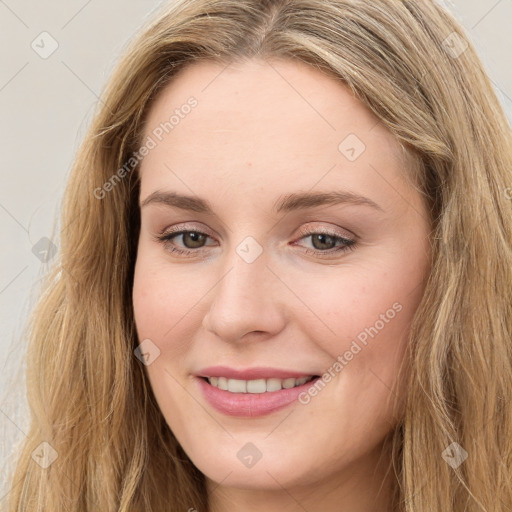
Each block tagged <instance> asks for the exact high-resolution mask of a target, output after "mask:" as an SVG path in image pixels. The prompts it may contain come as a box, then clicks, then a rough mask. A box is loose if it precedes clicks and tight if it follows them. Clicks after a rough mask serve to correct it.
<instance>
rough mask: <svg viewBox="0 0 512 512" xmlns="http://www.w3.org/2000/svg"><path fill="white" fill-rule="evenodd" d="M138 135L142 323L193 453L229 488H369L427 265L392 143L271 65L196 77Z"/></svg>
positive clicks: (157, 383)
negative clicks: (141, 154) (142, 147)
mask: <svg viewBox="0 0 512 512" xmlns="http://www.w3.org/2000/svg"><path fill="white" fill-rule="evenodd" d="M144 141H145V144H146V147H147V155H146V156H145V158H144V160H143V162H142V166H141V169H140V172H141V191H140V205H141V232H140V238H139V244H138V253H137V262H136V267H135V282H134V288H133V304H134V311H135V320H136V326H137V332H138V336H139V340H140V342H141V343H142V347H141V351H142V352H143V353H144V354H146V355H145V359H144V363H145V365H146V366H145V369H146V371H147V375H148V377H149V380H150V383H151V386H152V389H153V392H154V395H155V397H156V400H157V401H158V404H159V407H160V409H161V412H162V414H163V416H164V418H165V420H166V421H167V423H168V425H169V427H170V428H171V430H172V431H173V433H174V435H175V436H176V438H177V439H178V441H179V442H180V444H181V445H182V447H183V449H184V450H185V452H186V453H187V454H188V456H189V457H190V459H191V460H192V461H193V463H194V464H195V465H196V466H197V467H198V468H199V469H200V470H201V471H202V472H203V473H204V474H205V475H206V476H207V478H208V479H210V480H211V481H214V482H217V483H221V482H222V483H221V486H220V488H221V489H225V490H226V489H231V490H233V492H235V491H234V490H235V489H253V490H260V491H262V490H264V491H265V492H266V493H268V492H275V493H276V495H277V494H278V493H284V491H283V488H284V489H286V490H287V491H286V492H291V490H292V489H296V490H297V493H296V496H299V495H300V492H301V491H299V489H302V490H304V491H305V489H307V488H308V486H313V488H314V489H316V490H318V489H320V486H322V485H324V486H326V487H325V488H326V489H328V487H329V485H330V484H329V482H330V483H331V487H332V489H334V488H337V489H338V490H337V491H336V492H339V491H340V489H343V493H342V494H343V496H345V499H348V496H352V495H355V494H356V490H357V489H359V491H360V490H361V485H363V486H369V485H371V482H372V480H371V477H372V474H373V471H374V469H375V464H376V461H377V459H378V457H379V453H380V452H379V450H380V448H381V443H382V442H383V439H384V437H385V436H386V435H387V434H388V433H390V431H391V430H392V429H393V427H394V426H395V425H396V421H397V419H396V418H397V414H398V409H397V410H395V411H393V407H392V401H393V399H395V398H396V397H397V396H403V392H404V391H405V390H404V389H402V388H401V387H399V388H398V392H397V394H395V393H394V392H393V391H392V390H391V388H392V386H393V385H394V383H395V380H396V378H397V372H398V369H399V366H400V363H401V360H402V357H403V356H404V350H405V346H406V336H407V334H408V329H409V325H410V322H411V319H412V317H413V315H414V312H415V310H416V308H417V306H418V304H419V301H420V299H421V297H422V294H423V290H424V286H423V280H424V278H425V277H426V275H427V273H428V272H429V267H430V253H429V242H428V234H429V229H430V226H429V221H428V219H429V214H428V211H427V209H426V207H425V205H424V204H423V200H422V198H421V196H420V194H419V193H418V192H417V191H416V190H415V189H414V188H412V187H411V185H409V183H408V182H407V181H406V180H405V179H404V175H405V173H406V172H408V169H407V165H408V163H407V162H406V161H405V160H404V159H402V158H401V155H402V153H401V152H400V147H399V145H398V143H397V142H396V140H395V139H394V137H393V136H392V135H391V133H390V132H389V131H387V130H386V129H385V128H384V127H383V125H382V124H379V123H378V119H377V118H376V117H375V116H374V115H373V114H372V113H371V112H370V111H369V110H368V109H367V108H366V107H365V106H364V105H363V104H362V103H361V102H359V101H358V100H357V99H355V98H354V97H353V96H352V95H351V93H350V92H349V89H348V88H347V87H346V86H345V85H343V84H342V83H341V82H337V81H335V80H334V79H332V78H330V77H328V76H326V75H324V74H321V73H320V71H318V70H316V69H313V68H311V67H309V66H307V65H305V64H302V63H297V62H292V61H276V60H274V61H270V62H267V63H266V62H264V61H261V60H251V61H247V62H245V63H238V64H231V65H230V66H229V67H227V68H224V67H223V66H221V65H218V64H214V63H210V62H208V63H205V62H203V63H196V64H194V65H192V66H190V67H188V68H186V69H185V70H183V71H182V72H181V73H180V74H179V75H178V76H177V77H176V78H175V79H174V80H173V82H172V83H171V84H170V85H169V86H167V88H166V89H165V90H164V91H163V93H162V94H161V95H160V96H159V97H158V99H157V101H156V102H155V103H154V104H153V106H152V108H151V110H150V112H149V116H148V118H147V123H146V125H145V135H144ZM183 232H185V233H183ZM160 236H162V237H166V239H165V240H163V241H162V240H158V237H160ZM212 367H220V368H212ZM251 370H254V371H253V372H252V373H251ZM301 376H303V377H307V378H310V377H311V376H321V377H322V378H320V379H316V380H315V381H314V382H313V381H310V382H306V383H305V384H302V385H301V383H302V382H303V380H304V379H303V380H302V381H300V380H299V381H296V380H293V378H294V377H297V378H298V377H301ZM329 376H330V378H329ZM204 377H218V379H217V380H216V384H217V386H220V387H221V388H222V387H224V388H225V387H226V386H228V389H227V390H223V389H219V388H218V387H215V386H214V385H212V384H209V383H208V382H207V381H206V380H205V378H204ZM236 377H238V378H236ZM285 378H286V379H285ZM247 381H255V382H249V383H247ZM213 383H214V384H215V379H214V381H213ZM295 384H299V387H297V388H292V387H290V386H294V385H295ZM247 386H248V387H249V390H247ZM283 386H284V388H283ZM244 389H245V390H246V392H245V393H243V392H242V391H243V390H244ZM266 389H267V391H265V392H262V391H263V390H266ZM210 484H211V482H210ZM340 485H341V487H340ZM359 491H358V494H359V499H360V500H362V499H366V498H364V497H363V495H361V493H360V492H359ZM226 492H227V491H226ZM292 494H293V493H292ZM363 494H364V493H363ZM322 496H324V497H325V496H326V494H325V492H324V493H323V494H322ZM287 499H290V498H289V497H288V498H287ZM316 503H317V504H318V499H317V500H316ZM345 503H347V502H345Z"/></svg>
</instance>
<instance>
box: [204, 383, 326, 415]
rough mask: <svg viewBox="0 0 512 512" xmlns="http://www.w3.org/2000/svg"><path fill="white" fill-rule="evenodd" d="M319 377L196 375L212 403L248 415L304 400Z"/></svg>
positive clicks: (222, 410) (222, 409) (219, 408)
mask: <svg viewBox="0 0 512 512" xmlns="http://www.w3.org/2000/svg"><path fill="white" fill-rule="evenodd" d="M319 379H320V376H319V375H309V376H300V377H286V378H283V379H279V378H276V377H271V378H265V379H264V378H259V379H252V380H242V379H233V378H227V377H222V376H211V377H205V376H196V382H197V383H198V384H199V391H200V394H202V396H203V398H204V399H205V400H206V402H207V403H208V404H209V405H210V406H211V407H213V408H214V409H215V410H216V411H217V412H220V413H222V414H224V415H227V416H236V417H244V418H254V417H261V416H265V415H268V414H271V413H273V412H276V411H279V410H281V409H283V408H285V407H287V406H291V405H292V404H293V403H297V401H299V402H300V397H301V395H303V394H307V393H308V390H309V388H310V387H311V386H314V385H315V383H316V382H317V381H318V380H319Z"/></svg>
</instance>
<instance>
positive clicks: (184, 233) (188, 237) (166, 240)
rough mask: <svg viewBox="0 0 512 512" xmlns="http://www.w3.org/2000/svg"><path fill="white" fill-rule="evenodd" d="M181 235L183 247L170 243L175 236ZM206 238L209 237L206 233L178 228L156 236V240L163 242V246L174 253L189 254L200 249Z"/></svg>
mask: <svg viewBox="0 0 512 512" xmlns="http://www.w3.org/2000/svg"><path fill="white" fill-rule="evenodd" d="M178 237H181V242H182V243H183V244H184V245H185V249H180V248H179V247H176V246H175V244H174V243H171V242H172V241H173V240H174V239H175V238H178ZM207 238H210V237H209V235H208V234H207V233H203V232H202V231H196V230H185V229H183V230H180V231H171V232H170V233H169V232H167V233H161V234H160V235H158V236H157V237H156V239H157V241H159V242H161V243H162V244H164V246H165V248H166V249H167V250H168V251H169V252H171V253H176V254H184V255H190V254H192V253H194V252H197V249H201V248H202V247H203V246H204V242H205V240H206V239H207Z"/></svg>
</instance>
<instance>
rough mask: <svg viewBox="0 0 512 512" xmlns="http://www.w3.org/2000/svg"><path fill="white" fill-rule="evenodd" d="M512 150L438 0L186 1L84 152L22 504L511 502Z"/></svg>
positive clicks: (136, 59)
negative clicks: (511, 200)
mask: <svg viewBox="0 0 512 512" xmlns="http://www.w3.org/2000/svg"><path fill="white" fill-rule="evenodd" d="M511 168H512V145H511V136H510V128H509V126H508V123H507V121H506V119H505V117H504V114H503V112H502V110H501V108H500V105H499V102H498V100H497V98H496V96H495V94H494V91H493V88H492V86H491V84H490V82H489V79H488V78H487V77H486V75H485V73H484V71H483V68H482V65H481V63H480V61H479V59H478V57H477V56H476V55H475V52H474V49H473V47H472V46H471V44H470V43H469V42H467V41H466V40H465V39H464V35H463V33H462V32H461V30H460V27H459V26H458V25H457V23H456V22H455V21H454V20H453V18H452V17H450V16H449V15H448V14H447V13H446V12H445V11H444V10H443V9H442V8H441V7H439V6H438V5H437V4H435V3H433V2H430V1H425V0H410V1H403V2H402V1H401V2H397V1H395V0H379V1H375V2H364V1H358V0H329V1H325V0H322V1H320V0H294V1H290V0H275V1H267V2H263V1H256V0H243V1H240V0H236V1H235V0H186V1H179V2H174V3H172V4H170V5H169V7H168V8H166V9H165V10H164V11H163V12H162V13H160V15H159V17H158V18H157V19H156V20H155V21H154V22H153V23H152V24H151V25H150V26H148V27H145V29H144V30H143V31H142V32H141V34H140V35H139V36H138V37H137V38H136V39H135V40H134V41H133V43H132V45H131V46H130V48H129V49H128V50H127V52H126V55H125V57H124V58H123V60H122V61H121V62H120V64H119V65H118V67H117V69H116V70H115V72H114V73H113V76H112V78H111V80H110V82H109V84H108V86H107V88H106V90H105V92H104V94H103V97H102V101H101V105H100V106H99V110H98V112H97V114H96V116H95V118H94V121H93V122H92V125H91V127H90V129H89V132H88V134H87V136H86V138H85V141H84V142H83V145H82V147H81V148H80V151H79V154H78V155H77V158H76V162H75V165H74V169H73V172H72V176H71V178H70V181H69V184H68V188H67V192H66V198H65V204H64V207H63V217H62V225H63V229H62V231H61V253H60V265H59V266H58V267H56V268H55V269H54V270H53V273H52V274H51V276H50V277H49V280H48V288H47V291H46V293H45V295H44V296H43V297H42V298H41V301H40V303H39V306H38V308H37V310H36V311H35V313H34V316H33V322H32V324H31V325H32V329H31V336H32V337H31V346H30V353H29V361H28V364H29V365H28V370H27V371H28V374H29V376H30V380H29V382H28V392H29V403H30V406H31V411H32V414H33V419H32V426H31V431H30V435H29V438H28V441H27V442H26V445H25V447H24V450H23V453H22V454H21V456H20V459H19V463H18V466H17V468H16V472H15V474H14V476H13V490H12V491H11V494H10V497H9V499H10V509H9V510H11V511H18V510H27V511H31V510H40V509H42V510H52V511H60V510H62V511H63V510H73V511H79V510H80V511H84V510H102V511H107V510H108V511H114V510H115V511H139V510H141V511H142V510H145V511H149V510H154V511H163V510H172V511H183V510H189V511H192V510H197V511H207V510H209V511H213V512H223V511H227V510H240V511H243V510H251V511H259V510H265V511H273V510H278V509H279V510H289V511H295V510H325V511H331V510H360V511H374V510H380V511H384V510H385V511H395V510H398V511H407V512H411V511H415V512H427V511H432V510H443V511H445V510H452V511H456V512H459V511H460V512H462V510H465V511H472V510H474V511H476V510H479V511H480V510H486V511H495V510H507V507H509V508H510V507H512V475H511V469H512V450H511V441H510V439H511V434H512V408H511V406H510V396H511V391H512V379H511V376H512V368H511V363H512V354H511V343H510V337H511V332H512V311H511V306H510V300H509V296H510V289H511V284H512V265H511V262H512V253H511V242H512V211H511V203H510V199H509V197H510V194H507V191H510V186H511V183H512V176H511Z"/></svg>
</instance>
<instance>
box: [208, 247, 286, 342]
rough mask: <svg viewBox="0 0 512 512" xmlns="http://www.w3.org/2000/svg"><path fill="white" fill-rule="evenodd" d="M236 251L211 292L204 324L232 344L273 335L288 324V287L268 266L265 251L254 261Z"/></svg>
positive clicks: (210, 330)
mask: <svg viewBox="0 0 512 512" xmlns="http://www.w3.org/2000/svg"><path fill="white" fill-rule="evenodd" d="M233 253H234V254H232V256H231V257H230V258H229V261H228V262H227V265H226V267H223V268H224V269H225V271H224V272H223V273H222V274H221V275H220V276H219V280H218V282H217V284H216V285H215V286H214V288H213V289H212V290H211V292H210V294H211V295H210V294H209V296H210V297H211V299H210V300H211V304H210V307H209V309H208V311H207V313H206V315H205V316H204V318H203V327H204V328H205V329H206V330H207V331H209V332H212V333H213V334H215V335H216V336H218V337H219V338H221V339H222V340H224V341H227V342H232V343H236V342H238V341H244V342H247V341H249V339H253V338H254V339H255V340H256V339H257V340H262V338H263V339H265V338H272V337H273V336H276V335H277V334H278V333H279V332H280V331H281V330H282V329H283V328H284V326H285V321H286V319H285V308H284V302H283V301H284V299H285V298H286V297H285V292H286V289H285V287H284V286H283V283H281V282H280V281H279V279H278V278H277V277H276V275H275V273H274V272H272V271H271V270H270V269H269V268H268V267H267V258H266V257H265V252H263V253H262V254H261V255H260V256H259V257H258V258H257V259H256V260H255V261H253V262H251V263H248V262H246V261H245V260H244V259H243V258H242V257H240V256H239V255H238V254H237V253H236V252H235V251H233Z"/></svg>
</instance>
